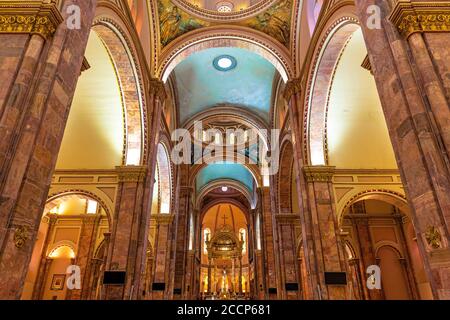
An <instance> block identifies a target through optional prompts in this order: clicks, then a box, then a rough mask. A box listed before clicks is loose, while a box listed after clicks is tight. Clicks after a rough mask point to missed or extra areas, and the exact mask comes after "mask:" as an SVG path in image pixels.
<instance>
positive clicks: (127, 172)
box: [116, 166, 147, 182]
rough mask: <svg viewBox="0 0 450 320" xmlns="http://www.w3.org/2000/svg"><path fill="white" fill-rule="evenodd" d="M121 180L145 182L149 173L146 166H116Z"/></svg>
mask: <svg viewBox="0 0 450 320" xmlns="http://www.w3.org/2000/svg"><path fill="white" fill-rule="evenodd" d="M116 171H117V176H118V178H119V182H143V181H144V179H145V176H146V174H147V167H145V166H120V167H116Z"/></svg>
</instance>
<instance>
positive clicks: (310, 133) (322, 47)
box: [304, 16, 359, 165]
mask: <svg viewBox="0 0 450 320" xmlns="http://www.w3.org/2000/svg"><path fill="white" fill-rule="evenodd" d="M358 29H359V24H358V21H357V19H356V18H354V17H351V16H344V17H341V18H339V19H337V20H336V21H335V22H334V23H332V25H331V26H330V27H329V28H328V29H327V30H326V31H325V34H324V35H323V36H322V40H321V42H320V44H319V45H318V47H317V51H316V54H315V57H314V58H313V63H312V68H311V71H310V75H309V80H308V86H307V90H306V98H305V109H306V112H305V126H306V128H307V130H305V136H304V140H305V147H306V150H305V151H306V154H307V155H308V162H309V163H310V164H312V165H326V164H327V163H328V159H327V141H326V134H325V133H326V123H327V112H328V103H329V97H330V90H331V87H332V83H333V79H334V75H335V71H336V68H337V65H338V63H339V60H340V57H341V56H342V53H343V51H344V49H345V47H346V45H347V44H348V41H349V40H350V39H351V37H352V35H353V33H354V32H355V31H357V30H358Z"/></svg>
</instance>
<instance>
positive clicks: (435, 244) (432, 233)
mask: <svg viewBox="0 0 450 320" xmlns="http://www.w3.org/2000/svg"><path fill="white" fill-rule="evenodd" d="M425 239H426V240H427V243H428V245H429V246H430V247H431V248H433V249H439V248H441V247H442V236H441V233H440V232H439V229H438V228H436V227H435V226H429V227H428V228H427V231H426V232H425Z"/></svg>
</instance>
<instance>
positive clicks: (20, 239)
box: [14, 226, 29, 249]
mask: <svg viewBox="0 0 450 320" xmlns="http://www.w3.org/2000/svg"><path fill="white" fill-rule="evenodd" d="M28 239H29V235H28V227H26V226H18V227H17V228H16V231H15V232H14V244H15V246H16V248H19V249H20V248H22V247H23V245H24V244H25V242H26V241H27V240H28Z"/></svg>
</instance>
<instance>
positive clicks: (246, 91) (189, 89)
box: [174, 48, 277, 123]
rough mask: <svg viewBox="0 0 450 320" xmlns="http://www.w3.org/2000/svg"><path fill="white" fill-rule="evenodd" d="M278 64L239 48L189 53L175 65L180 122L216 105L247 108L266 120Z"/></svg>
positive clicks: (267, 119) (212, 49)
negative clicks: (274, 64) (275, 64)
mask: <svg viewBox="0 0 450 320" xmlns="http://www.w3.org/2000/svg"><path fill="white" fill-rule="evenodd" d="M276 72H277V71H276V69H275V67H274V66H273V65H272V64H271V63H270V62H269V61H267V60H266V59H264V58H263V57H261V56H260V55H258V54H255V53H252V52H250V51H248V50H245V49H240V48H211V49H207V50H204V51H200V52H198V53H195V54H193V55H191V56H189V57H188V58H187V59H185V60H184V61H183V62H181V63H180V64H179V65H178V66H177V67H176V68H175V69H174V76H175V90H176V92H177V98H178V107H179V111H178V112H179V117H180V119H179V120H180V123H184V122H185V121H187V120H188V119H191V118H192V117H194V116H195V115H196V114H198V113H199V112H202V111H205V110H208V109H210V108H214V107H217V106H233V107H239V108H244V109H247V110H248V111H251V112H252V113H254V114H256V115H258V116H259V117H260V118H262V119H264V120H265V121H266V122H268V121H269V111H270V105H271V102H272V92H273V82H274V77H275V74H276Z"/></svg>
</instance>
